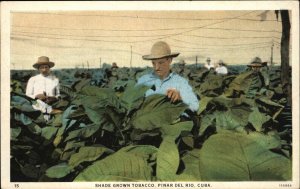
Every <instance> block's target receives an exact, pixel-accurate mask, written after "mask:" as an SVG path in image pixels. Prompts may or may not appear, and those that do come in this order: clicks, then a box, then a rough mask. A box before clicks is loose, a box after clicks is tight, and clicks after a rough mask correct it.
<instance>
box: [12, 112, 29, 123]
mask: <svg viewBox="0 0 300 189" xmlns="http://www.w3.org/2000/svg"><path fill="white" fill-rule="evenodd" d="M14 118H15V120H17V121H20V122H21V123H22V124H23V125H30V124H31V123H32V119H31V118H30V117H28V116H26V115H25V114H23V113H21V114H18V113H14Z"/></svg>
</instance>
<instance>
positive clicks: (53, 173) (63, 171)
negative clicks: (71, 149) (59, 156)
mask: <svg viewBox="0 0 300 189" xmlns="http://www.w3.org/2000/svg"><path fill="white" fill-rule="evenodd" d="M72 170H73V168H72V167H71V166H69V165H68V164H67V163H61V164H58V165H55V166H52V167H50V168H49V169H47V170H46V175H47V176H48V177H50V178H62V177H65V176H66V175H68V174H69V173H71V172H72Z"/></svg>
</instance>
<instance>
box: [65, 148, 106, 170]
mask: <svg viewBox="0 0 300 189" xmlns="http://www.w3.org/2000/svg"><path fill="white" fill-rule="evenodd" d="M106 151H108V149H107V148H106V147H92V146H85V147H81V148H80V149H79V151H78V153H76V154H73V155H72V156H71V158H70V160H69V165H70V166H71V167H76V166H78V165H79V164H80V163H82V162H85V161H94V160H96V159H98V158H99V157H100V156H101V155H102V154H103V153H104V152H106Z"/></svg>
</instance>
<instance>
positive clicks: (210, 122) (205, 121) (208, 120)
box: [199, 114, 217, 135]
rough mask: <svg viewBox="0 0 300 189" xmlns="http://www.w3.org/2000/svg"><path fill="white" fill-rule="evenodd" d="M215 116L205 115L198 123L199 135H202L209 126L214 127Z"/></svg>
mask: <svg viewBox="0 0 300 189" xmlns="http://www.w3.org/2000/svg"><path fill="white" fill-rule="evenodd" d="M216 116H217V114H205V115H204V117H203V118H202V119H201V122H200V129H199V134H200V135H202V134H203V133H204V131H205V130H206V129H207V127H209V126H215V119H216Z"/></svg>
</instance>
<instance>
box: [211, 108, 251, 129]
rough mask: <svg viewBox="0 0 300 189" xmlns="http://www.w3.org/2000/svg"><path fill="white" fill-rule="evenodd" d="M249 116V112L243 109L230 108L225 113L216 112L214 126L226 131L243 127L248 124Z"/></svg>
mask: <svg viewBox="0 0 300 189" xmlns="http://www.w3.org/2000/svg"><path fill="white" fill-rule="evenodd" d="M249 114H250V111H249V110H248V109H244V108H243V107H235V108H230V109H229V110H227V111H226V112H221V111H216V112H215V115H216V126H217V128H222V129H228V130H234V129H236V128H238V127H244V126H246V125H247V123H248V117H249Z"/></svg>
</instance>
